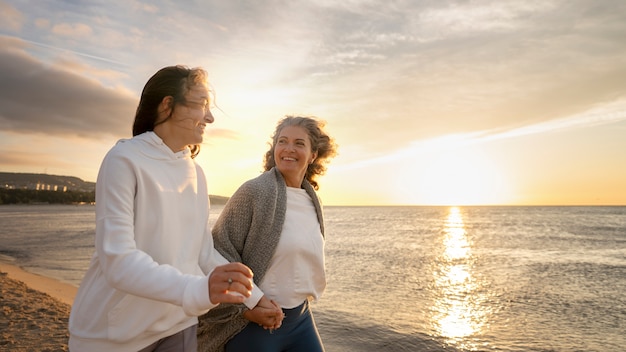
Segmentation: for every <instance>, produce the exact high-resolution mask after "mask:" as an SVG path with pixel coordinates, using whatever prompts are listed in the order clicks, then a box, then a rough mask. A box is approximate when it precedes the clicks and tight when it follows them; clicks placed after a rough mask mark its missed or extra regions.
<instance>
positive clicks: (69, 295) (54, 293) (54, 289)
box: [0, 262, 78, 306]
mask: <svg viewBox="0 0 626 352" xmlns="http://www.w3.org/2000/svg"><path fill="white" fill-rule="evenodd" d="M0 272H3V273H7V275H8V277H9V278H11V279H13V280H17V281H21V282H23V283H24V284H25V285H26V286H28V287H29V288H31V289H33V290H36V291H39V292H42V293H45V294H48V295H49V296H51V297H52V298H55V299H57V300H59V301H61V302H62V303H65V304H67V305H69V306H71V305H72V303H74V297H76V292H77V291H78V287H76V286H74V285H71V284H68V283H65V282H62V281H60V280H57V279H53V278H50V277H47V276H42V275H38V274H33V273H31V272H28V271H26V270H24V269H22V268H20V267H19V266H16V265H12V264H7V263H3V262H0Z"/></svg>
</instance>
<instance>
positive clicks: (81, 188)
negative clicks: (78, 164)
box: [0, 172, 96, 192]
mask: <svg viewBox="0 0 626 352" xmlns="http://www.w3.org/2000/svg"><path fill="white" fill-rule="evenodd" d="M0 187H1V188H8V189H32V190H40V191H78V192H93V191H95V189H96V184H95V182H86V181H83V180H81V179H80V178H78V177H73V176H58V175H48V174H28V173H13V172H0Z"/></svg>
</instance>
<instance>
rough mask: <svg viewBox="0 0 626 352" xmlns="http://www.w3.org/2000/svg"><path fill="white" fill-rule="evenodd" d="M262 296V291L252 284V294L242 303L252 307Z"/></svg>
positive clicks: (249, 307)
mask: <svg viewBox="0 0 626 352" xmlns="http://www.w3.org/2000/svg"><path fill="white" fill-rule="evenodd" d="M262 297H263V291H261V289H260V288H259V287H258V286H257V285H254V286H252V294H251V295H250V297H248V298H247V299H246V300H245V301H243V303H244V304H245V305H246V307H248V309H253V308H254V307H256V305H257V304H258V303H259V301H260V300H261V298H262Z"/></svg>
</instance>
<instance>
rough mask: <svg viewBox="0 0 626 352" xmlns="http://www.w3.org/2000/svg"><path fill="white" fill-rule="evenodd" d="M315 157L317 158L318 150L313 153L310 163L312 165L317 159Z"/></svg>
mask: <svg viewBox="0 0 626 352" xmlns="http://www.w3.org/2000/svg"><path fill="white" fill-rule="evenodd" d="M315 159H317V152H315V153H313V154H312V155H311V161H310V162H309V165H310V164H313V161H315Z"/></svg>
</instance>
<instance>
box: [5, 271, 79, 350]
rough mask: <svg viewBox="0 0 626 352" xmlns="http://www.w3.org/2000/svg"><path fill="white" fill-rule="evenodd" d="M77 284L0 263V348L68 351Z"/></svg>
mask: <svg viewBox="0 0 626 352" xmlns="http://www.w3.org/2000/svg"><path fill="white" fill-rule="evenodd" d="M76 290H77V288H76V287H74V286H73V285H70V284H66V283H62V282H60V281H57V280H54V279H50V278H47V277H44V276H39V275H35V274H32V273H29V272H26V271H24V270H22V269H20V268H18V267H16V266H12V265H8V264H2V263H0V302H2V311H1V312H0V351H12V352H24V351H29V352H30V351H38V352H39V351H41V352H57V351H67V350H68V348H67V340H68V336H69V334H68V331H67V323H68V319H69V316H70V307H71V304H72V301H73V300H74V296H75V295H76Z"/></svg>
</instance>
